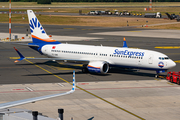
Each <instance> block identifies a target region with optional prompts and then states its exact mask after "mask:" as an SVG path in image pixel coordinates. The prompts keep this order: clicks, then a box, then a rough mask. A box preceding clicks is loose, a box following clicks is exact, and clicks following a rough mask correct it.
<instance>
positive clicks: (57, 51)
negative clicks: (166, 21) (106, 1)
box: [15, 10, 176, 75]
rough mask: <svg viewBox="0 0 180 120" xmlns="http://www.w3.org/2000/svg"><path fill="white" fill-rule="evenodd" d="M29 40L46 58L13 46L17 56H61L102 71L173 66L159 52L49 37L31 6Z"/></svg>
mask: <svg viewBox="0 0 180 120" xmlns="http://www.w3.org/2000/svg"><path fill="white" fill-rule="evenodd" d="M27 14H28V19H29V26H30V30H31V36H32V43H28V44H26V45H28V46H29V47H30V48H32V49H34V50H36V51H38V52H39V53H40V54H43V55H45V56H47V57H48V58H25V57H24V56H23V55H22V54H21V53H20V52H19V51H18V50H17V49H16V51H17V52H18V54H19V56H20V59H18V60H16V61H15V62H18V61H20V60H23V59H43V60H64V61H69V62H80V63H83V68H82V71H83V72H88V71H89V72H90V73H99V74H106V73H107V72H108V70H109V68H110V67H122V68H128V69H145V70H154V71H156V72H157V75H158V74H159V73H162V72H165V71H167V70H168V69H170V68H172V67H175V66H176V63H175V62H174V61H172V60H171V59H169V57H168V56H167V55H165V54H163V53H160V52H157V51H152V50H145V49H133V48H128V47H127V44H126V41H125V40H124V41H123V47H105V46H92V45H78V44H65V43H60V42H58V41H56V40H53V39H51V38H50V37H49V36H48V35H47V34H46V32H45V30H44V29H43V27H42V25H41V24H40V22H39V20H38V19H37V17H36V16H35V14H34V12H33V11H32V10H27Z"/></svg>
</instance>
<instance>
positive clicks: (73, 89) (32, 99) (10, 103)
mask: <svg viewBox="0 0 180 120" xmlns="http://www.w3.org/2000/svg"><path fill="white" fill-rule="evenodd" d="M75 88H76V85H75V71H73V87H72V89H71V90H70V91H68V92H65V93H58V94H52V95H46V96H40V97H35V98H29V99H24V100H18V101H13V102H8V103H2V104H0V109H4V108H9V107H13V106H18V105H22V104H27V103H32V102H36V101H40V100H45V99H49V98H53V97H58V96H62V95H67V94H71V93H73V92H74V91H75Z"/></svg>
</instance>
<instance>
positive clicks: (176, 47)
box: [154, 46, 180, 49]
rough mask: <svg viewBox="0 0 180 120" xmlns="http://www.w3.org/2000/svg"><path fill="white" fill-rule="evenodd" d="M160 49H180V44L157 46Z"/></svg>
mask: <svg viewBox="0 0 180 120" xmlns="http://www.w3.org/2000/svg"><path fill="white" fill-rule="evenodd" d="M154 48H158V49H180V46H157V47H154Z"/></svg>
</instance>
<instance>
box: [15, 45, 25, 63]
mask: <svg viewBox="0 0 180 120" xmlns="http://www.w3.org/2000/svg"><path fill="white" fill-rule="evenodd" d="M14 49H15V50H16V52H17V53H18V55H19V57H20V59H18V60H16V61H14V62H15V63H16V62H19V61H21V60H23V59H24V58H25V57H24V56H23V55H22V54H21V53H20V52H19V51H18V50H17V49H16V48H15V47H14Z"/></svg>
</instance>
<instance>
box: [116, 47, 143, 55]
mask: <svg viewBox="0 0 180 120" xmlns="http://www.w3.org/2000/svg"><path fill="white" fill-rule="evenodd" d="M113 54H117V55H129V56H141V57H143V56H144V54H145V53H144V52H133V51H128V50H125V51H119V50H118V49H115V50H114V53H113Z"/></svg>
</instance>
